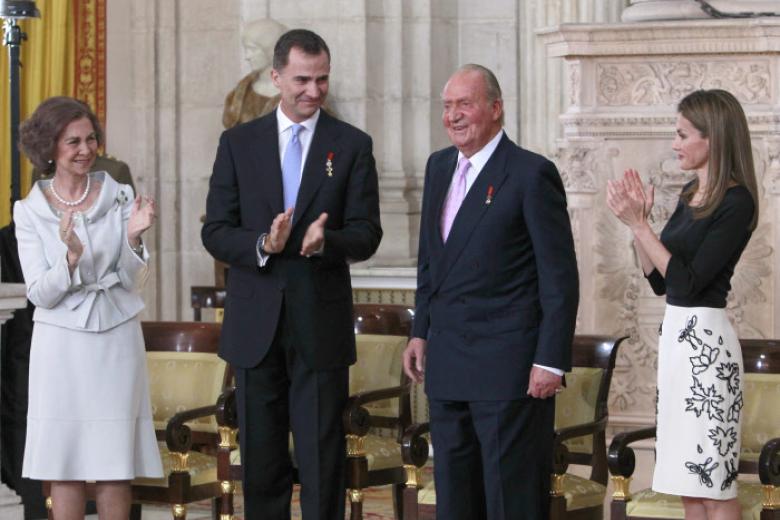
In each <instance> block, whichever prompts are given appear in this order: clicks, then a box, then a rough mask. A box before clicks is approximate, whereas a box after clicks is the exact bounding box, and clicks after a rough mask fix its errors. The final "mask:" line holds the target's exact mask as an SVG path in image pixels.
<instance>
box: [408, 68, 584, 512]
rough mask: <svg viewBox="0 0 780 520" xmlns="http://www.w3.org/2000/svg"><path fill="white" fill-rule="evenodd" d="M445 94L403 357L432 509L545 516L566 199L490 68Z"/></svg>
mask: <svg viewBox="0 0 780 520" xmlns="http://www.w3.org/2000/svg"><path fill="white" fill-rule="evenodd" d="M442 98H443V102H444V112H443V116H442V119H443V122H444V127H445V128H446V130H447V134H448V136H449V138H450V141H451V142H452V144H453V145H454V146H451V147H449V148H446V149H444V150H440V151H438V152H436V153H434V154H433V155H431V157H430V158H429V160H428V166H427V168H426V174H425V189H424V195H423V205H422V215H421V223H420V245H419V260H418V279H417V310H416V313H415V320H414V330H413V334H412V339H411V340H410V341H409V345H408V346H407V348H406V350H405V352H404V360H403V361H404V369H405V371H406V373H407V374H408V375H409V376H410V377H411V378H412V379H414V380H416V381H417V382H421V381H422V379H423V375H424V377H425V390H426V393H427V394H428V398H429V402H430V419H431V435H432V440H433V449H434V478H435V483H436V502H437V503H436V510H437V518H440V519H446V520H457V519H463V520H473V519H484V518H487V519H491V520H498V519H506V520H510V519H511V520H516V519H521V518H522V519H540V518H547V516H548V509H549V506H548V492H549V486H550V473H551V465H552V439H553V421H554V413H555V404H554V402H555V401H554V399H553V396H554V395H555V392H556V390H557V389H558V388H560V386H561V384H562V375H563V373H564V371H565V370H569V369H570V364H571V341H572V336H573V334H574V324H575V320H576V314H577V304H578V278H577V262H576V258H575V255H574V244H573V240H572V234H571V227H570V224H569V217H568V213H567V211H566V195H565V192H564V189H563V184H562V182H561V178H560V176H559V175H558V172H557V170H556V168H555V166H554V165H553V164H552V163H551V162H550V161H548V160H547V159H545V158H544V157H541V156H539V155H536V154H534V153H531V152H529V151H527V150H523V149H521V148H519V147H518V146H517V145H516V144H514V143H513V142H512V141H510V140H509V138H508V137H507V136H506V135H505V134H504V132H503V130H502V126H503V102H502V99H501V90H500V87H499V85H498V81H497V80H496V78H495V76H494V75H493V73H492V72H490V71H489V70H488V69H486V68H484V67H481V66H479V65H466V66H464V67H462V68H461V69H459V70H458V71H457V72H456V73H455V74H454V75H453V76H452V77H451V78H450V79H449V81H448V82H447V84H446V86H445V87H444V91H443V93H442Z"/></svg>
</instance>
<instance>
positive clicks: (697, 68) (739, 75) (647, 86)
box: [596, 59, 772, 106]
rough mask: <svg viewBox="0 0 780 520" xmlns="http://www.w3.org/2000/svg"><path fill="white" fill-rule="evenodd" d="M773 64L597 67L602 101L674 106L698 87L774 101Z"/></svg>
mask: <svg viewBox="0 0 780 520" xmlns="http://www.w3.org/2000/svg"><path fill="white" fill-rule="evenodd" d="M770 66H771V63H770V60H769V59H755V60H748V61H743V60H740V61H739V62H735V61H734V60H731V59H720V60H711V61H705V62H698V63H695V62H690V61H686V60H679V61H670V60H663V61H661V60H653V61H643V62H641V63H639V62H628V63H600V64H598V65H597V67H596V84H597V89H598V103H599V104H600V105H606V106H657V105H674V104H675V103H677V101H679V100H680V99H681V98H682V97H684V96H685V95H686V94H688V93H690V92H692V91H694V90H698V89H710V88H722V89H726V90H728V91H729V92H731V93H733V94H734V95H735V96H736V97H737V99H739V100H740V102H742V103H745V104H757V103H771V101H772V95H771V93H770V89H771V83H770Z"/></svg>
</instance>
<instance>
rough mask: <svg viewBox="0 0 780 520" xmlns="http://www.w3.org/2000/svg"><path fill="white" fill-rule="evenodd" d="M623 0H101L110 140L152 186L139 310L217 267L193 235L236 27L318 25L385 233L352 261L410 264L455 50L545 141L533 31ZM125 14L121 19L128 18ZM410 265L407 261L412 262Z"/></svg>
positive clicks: (523, 133) (555, 109)
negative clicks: (369, 168)
mask: <svg viewBox="0 0 780 520" xmlns="http://www.w3.org/2000/svg"><path fill="white" fill-rule="evenodd" d="M625 5H626V0H559V1H555V2H549V1H545V0H492V1H491V2H487V3H484V2H483V3H474V2H472V1H470V0H400V1H399V0H339V1H338V2H335V3H334V2H330V1H325V0H227V1H223V2H219V3H215V2H210V1H208V0H187V1H183V0H178V1H174V2H157V1H155V0H138V1H134V2H122V1H121V0H109V1H108V16H109V20H108V26H109V31H108V49H109V56H108V68H109V85H108V124H107V136H108V146H107V149H108V151H109V153H111V154H113V155H115V156H117V157H120V158H122V159H124V160H125V161H127V162H128V163H129V164H130V166H131V168H132V171H133V173H134V175H135V177H136V178H137V179H138V184H139V188H140V190H141V191H144V192H145V193H150V194H153V195H154V196H156V197H157V198H158V200H159V201H160V220H159V222H158V225H157V227H156V229H155V230H154V236H150V237H148V242H149V243H150V246H151V247H152V249H153V251H155V252H156V253H157V254H156V255H155V257H154V258H155V266H154V267H155V269H154V276H153V277H152V278H151V279H150V284H149V286H148V287H147V290H146V295H145V296H146V298H147V302H149V305H148V310H147V316H149V317H157V318H160V319H182V318H187V317H188V316H190V309H189V288H190V286H191V285H210V284H211V283H213V267H212V263H211V259H210V258H209V257H208V255H207V253H206V252H205V250H204V249H203V247H202V246H201V244H200V236H199V230H200V217H201V215H202V214H203V212H204V206H205V202H204V201H205V194H206V191H207V186H208V177H209V175H210V173H211V166H212V162H213V157H214V152H215V150H216V144H217V140H218V137H219V134H220V132H221V130H222V127H221V124H220V119H221V110H222V103H223V99H224V96H225V94H226V93H227V92H228V91H229V90H230V89H231V88H233V86H234V85H235V83H236V82H237V81H238V79H240V78H241V77H242V76H243V75H244V74H245V73H246V72H248V66H247V64H246V62H245V60H244V59H243V56H242V51H241V48H240V31H241V27H242V26H243V24H244V23H245V22H247V21H249V20H253V19H257V18H262V17H271V18H274V19H276V20H278V21H279V22H281V23H283V24H285V25H287V26H288V27H308V28H311V29H313V30H315V31H317V32H319V33H320V34H322V36H323V37H324V38H325V39H326V40H327V41H328V43H329V45H330V47H331V50H332V54H333V66H332V83H331V100H332V102H333V104H334V106H335V108H336V109H337V110H338V112H339V113H340V115H341V116H342V117H343V118H344V119H345V120H347V121H349V122H351V123H353V124H355V125H356V126H358V127H360V128H363V129H365V130H366V131H367V132H369V133H370V134H371V135H372V136H373V137H374V143H375V156H376V159H377V168H378V170H379V177H380V188H381V207H382V219H383V226H384V228H385V239H384V240H383V243H382V245H381V247H380V250H379V253H378V254H377V255H376V256H375V258H374V259H372V260H371V261H369V262H368V263H367V264H366V265H364V266H363V267H376V266H381V267H399V266H413V265H414V263H415V258H416V253H417V233H418V221H419V206H420V197H421V194H422V179H423V176H424V168H425V162H426V159H427V157H428V155H429V154H430V153H431V151H433V150H436V149H438V148H441V147H443V146H446V145H447V140H446V136H445V134H444V132H443V130H442V128H441V121H440V106H439V100H438V99H439V93H440V91H441V88H442V87H443V85H444V83H445V81H446V79H447V78H448V77H449V75H450V74H451V72H452V71H453V70H454V69H455V68H456V67H457V66H458V65H460V64H462V63H467V62H479V63H482V64H484V65H486V66H488V67H490V68H491V69H493V70H494V71H495V72H496V74H497V76H498V78H499V81H500V82H501V85H502V87H503V90H504V99H505V104H506V110H507V124H506V129H507V132H508V133H509V135H510V136H511V137H512V138H513V139H515V140H517V141H519V142H520V143H522V144H523V145H524V146H526V147H528V148H531V149H533V150H535V151H538V152H542V153H548V154H549V153H552V152H554V150H555V146H556V145H555V142H556V139H557V137H558V135H560V124H559V122H558V114H559V113H560V112H561V111H562V109H564V108H565V94H564V81H563V77H564V66H563V64H562V62H560V60H552V59H549V58H548V57H547V56H546V51H545V48H544V46H543V45H542V44H541V43H540V40H539V38H538V36H537V34H536V31H537V30H539V29H541V28H544V27H550V26H555V25H558V24H560V23H564V22H610V21H617V20H618V19H619V17H620V14H621V12H622V10H623V8H624V7H625ZM128 21H129V23H128ZM407 271H408V270H407Z"/></svg>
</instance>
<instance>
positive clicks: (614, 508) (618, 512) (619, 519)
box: [609, 498, 763, 520]
mask: <svg viewBox="0 0 780 520" xmlns="http://www.w3.org/2000/svg"><path fill="white" fill-rule="evenodd" d="M609 513H610V516H609V518H610V519H611V520H626V502H625V501H624V500H615V499H614V498H613V499H612V503H611V504H610V506H609ZM762 520H763V519H762Z"/></svg>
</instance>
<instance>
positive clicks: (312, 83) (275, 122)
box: [202, 29, 382, 520]
mask: <svg viewBox="0 0 780 520" xmlns="http://www.w3.org/2000/svg"><path fill="white" fill-rule="evenodd" d="M329 72H330V52H329V50H328V47H327V45H326V44H325V42H324V41H323V40H322V38H320V37H319V36H317V35H316V34H314V33H313V32H311V31H307V30H302V29H297V30H292V31H289V32H287V33H285V34H284V35H283V36H282V37H281V38H280V39H279V41H278V42H277V43H276V47H275V49H274V62H273V71H272V72H271V75H272V79H273V82H274V84H275V85H276V86H277V88H279V91H280V93H281V100H280V103H279V107H278V108H277V109H276V110H275V111H274V112H272V113H271V114H269V115H267V116H264V117H261V118H259V119H256V120H254V121H250V122H248V123H245V124H242V125H239V126H236V127H234V128H231V129H229V130H226V131H225V132H224V133H223V134H222V137H221V138H220V143H219V148H218V150H217V157H216V161H215V163H214V172H213V174H212V176H211V182H210V186H209V194H208V199H207V204H206V220H205V223H204V225H203V231H202V238H203V244H204V245H205V246H206V249H207V250H208V251H209V252H210V253H211V254H212V255H213V256H214V257H215V258H216V259H218V260H221V261H223V262H226V263H227V264H229V265H230V274H229V276H228V280H227V300H226V302H225V316H224V322H223V325H222V338H221V341H220V355H221V356H222V357H223V358H224V359H225V360H227V361H228V362H229V363H230V364H231V365H233V366H234V367H235V368H236V383H237V398H238V416H239V428H240V441H241V442H240V445H241V457H242V459H241V460H242V466H243V468H244V504H245V510H246V517H247V518H252V519H255V518H262V519H270V520H277V519H289V518H290V496H291V493H292V464H291V460H290V457H289V455H288V431H290V430H291V431H292V434H293V438H294V445H295V459H296V461H297V468H298V476H299V479H300V482H301V485H302V489H301V507H302V510H303V518H305V519H315V518H316V519H321V520H333V519H336V518H344V499H345V494H344V471H345V467H344V466H345V446H344V444H345V440H344V433H343V427H342V423H341V412H342V410H343V408H344V405H345V403H346V399H347V393H348V367H349V365H351V364H352V363H354V362H355V338H354V333H353V325H352V292H351V286H350V276H349V267H348V262H350V261H352V260H365V259H367V258H369V257H370V256H371V255H372V254H373V253H374V252H375V251H376V249H377V247H378V246H379V241H380V239H381V237H382V229H381V227H380V222H379V196H378V188H377V173H376V168H375V165H374V158H373V155H372V143H371V138H370V137H369V136H368V135H366V134H365V133H363V132H361V131H360V130H357V129H356V128H354V127H352V126H350V125H348V124H346V123H344V122H341V121H339V120H337V119H335V118H333V117H332V116H329V115H328V114H327V113H325V112H324V111H322V110H320V107H321V106H322V103H323V101H324V100H325V97H326V95H327V92H328V75H329Z"/></svg>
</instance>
